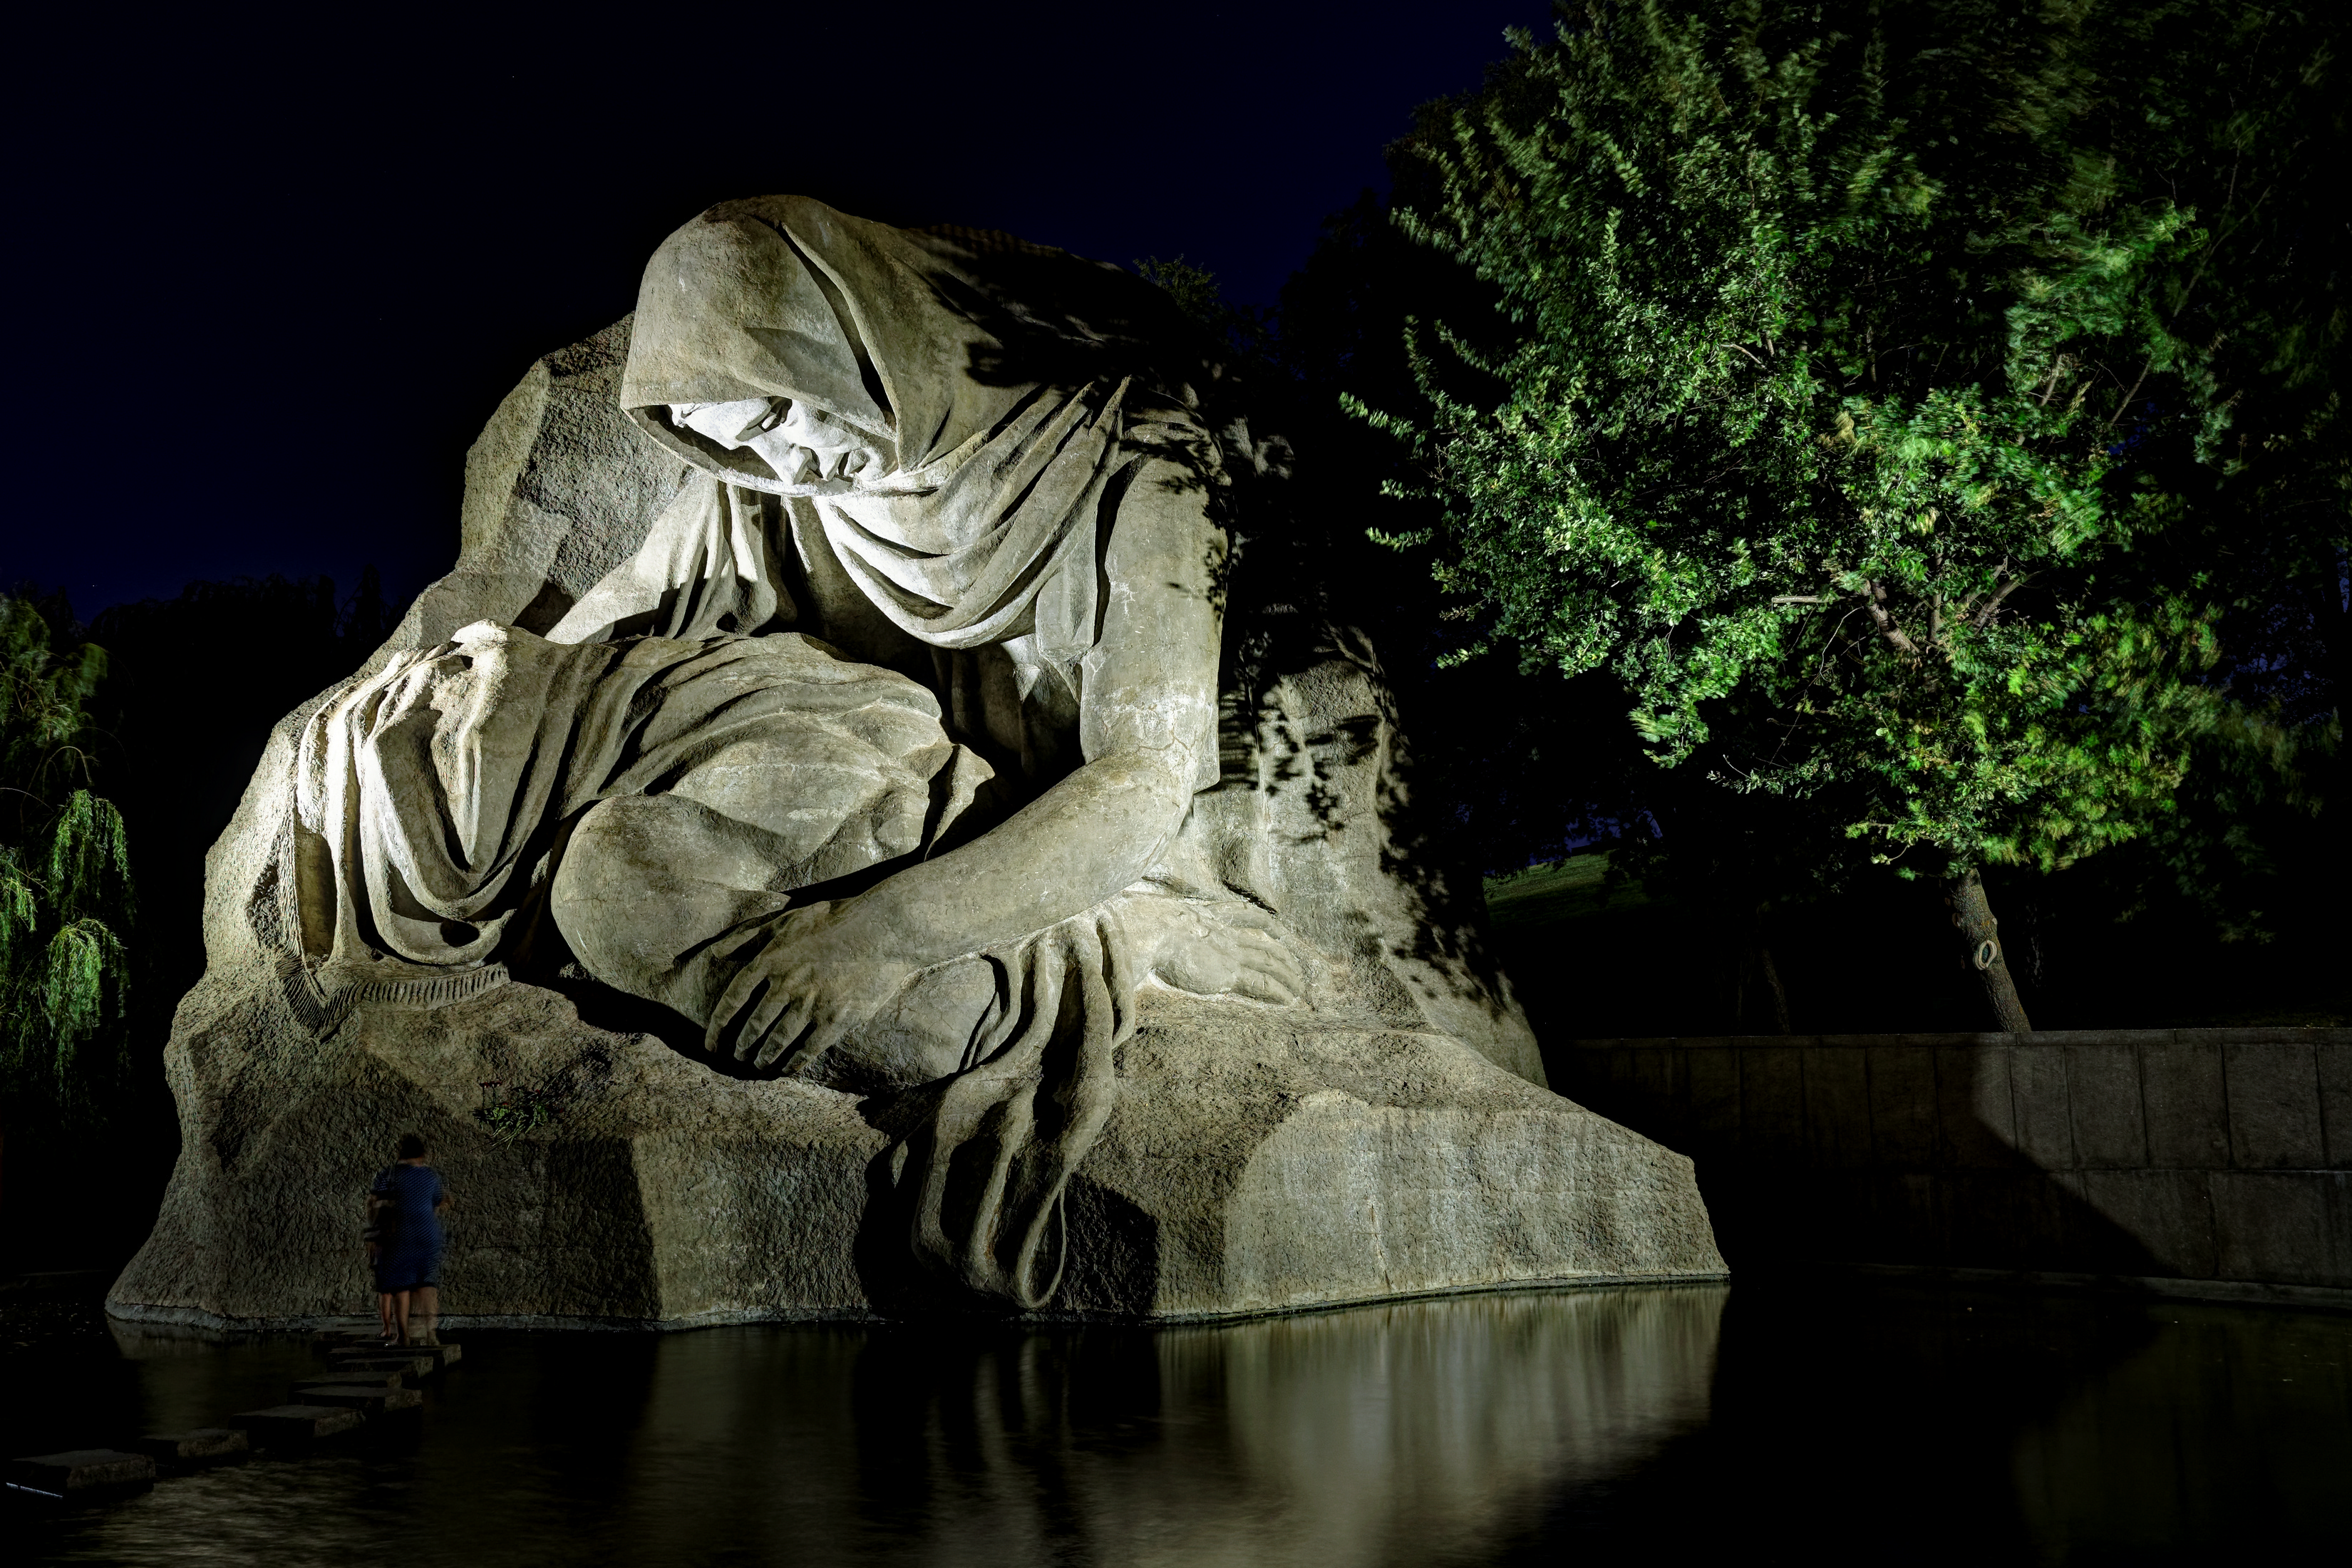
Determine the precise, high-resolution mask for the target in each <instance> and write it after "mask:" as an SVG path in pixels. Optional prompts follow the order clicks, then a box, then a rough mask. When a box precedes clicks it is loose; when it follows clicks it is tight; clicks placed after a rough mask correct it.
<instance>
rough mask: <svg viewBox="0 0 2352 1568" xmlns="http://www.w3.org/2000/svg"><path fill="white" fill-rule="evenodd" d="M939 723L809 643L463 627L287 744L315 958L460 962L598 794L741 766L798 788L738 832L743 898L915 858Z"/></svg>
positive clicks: (338, 966)
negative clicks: (743, 860) (324, 935)
mask: <svg viewBox="0 0 2352 1568" xmlns="http://www.w3.org/2000/svg"><path fill="white" fill-rule="evenodd" d="M939 717H940V712H939V704H938V702H937V700H934V699H933V698H932V697H931V695H930V693H929V692H928V691H926V690H924V689H922V688H921V687H919V686H917V685H916V684H915V683H914V682H912V681H910V680H908V679H905V678H904V677H902V676H898V675H894V674H892V673H891V672H889V671H887V670H884V669H878V668H875V667H873V666H871V665H864V664H858V663H855V662H853V661H851V660H848V659H845V658H841V657H840V656H839V655H838V654H836V653H835V652H834V651H833V650H832V649H830V648H828V647H825V646H824V644H823V643H820V642H817V641H816V640H815V639H814V638H811V637H797V636H792V635H789V634H787V635H781V636H773V637H713V638H706V639H700V640H682V639H677V638H667V637H643V638H638V639H635V640H633V641H629V642H624V643H614V644H586V645H577V646H568V647H567V646H565V645H562V644H558V643H551V642H548V641H546V640H544V639H542V638H540V637H533V636H532V635H531V634H530V633H529V632H525V631H521V630H519V629H517V628H515V627H511V626H495V625H492V624H490V623H488V622H481V623H478V624H476V625H474V626H467V627H466V628H465V629H464V630H463V631H460V632H459V633H458V634H457V637H456V638H455V639H454V640H452V641H451V642H448V643H445V644H443V645H441V646H440V647H433V648H426V649H422V650H419V651H417V652H414V653H406V654H402V655H399V656H397V657H396V658H394V660H393V661H392V663H391V664H390V665H389V666H387V667H386V668H384V669H383V671H382V672H381V673H379V674H377V675H376V676H374V677H373V678H372V679H367V680H363V681H361V682H359V683H357V684H356V685H354V686H353V687H352V689H349V690H348V691H346V692H344V693H343V694H342V695H341V697H339V698H337V699H336V700H332V701H331V702H329V703H327V704H325V705H324V706H322V707H321V708H320V710H319V711H318V712H317V713H316V714H314V715H313V716H312V717H311V720H310V723H309V725H308V726H307V727H306V728H305V730H304V731H303V736H302V742H301V746H300V750H299V756H298V759H297V767H298V770H299V771H298V774H297V778H298V787H297V795H296V814H297V820H298V823H299V826H301V827H302V829H303V830H304V831H305V832H306V833H308V834H310V835H311V836H312V837H314V839H315V840H317V841H319V842H321V843H322V844H323V845H324V847H325V850H326V855H327V859H328V862H329V868H330V870H329V876H328V878H327V879H326V880H327V883H328V886H329V887H330V888H331V897H332V899H333V901H334V906H335V907H334V921H333V923H332V931H333V937H332V942H331V949H330V951H329V952H326V953H324V954H320V955H318V956H319V957H321V958H323V959H325V960H326V961H327V963H328V965H329V966H330V967H331V969H333V970H335V971H336V972H338V973H342V974H346V975H351V976H353V977H358V976H362V975H364V974H365V973H368V972H369V971H370V970H371V969H372V968H373V967H374V966H377V965H381V964H383V963H386V962H390V963H395V964H398V963H407V964H430V965H461V964H471V963H480V962H482V961H484V960H485V959H487V958H488V957H489V956H490V954H491V953H492V952H495V951H496V950H497V949H498V947H499V942H500V940H501V938H502V937H503V936H504V935H505V934H506V931H507V928H508V927H509V924H510V923H511V922H512V921H514V920H515V919H516V917H517V916H518V915H519V914H520V912H521V911H522V910H524V908H525V906H526V904H527V902H528V900H529V899H530V895H531V893H532V892H533V890H534V889H536V888H537V887H538V886H539V885H540V883H541V882H542V881H543V880H545V879H546V876H547V875H548V873H549V872H550V871H551V866H549V865H548V864H546V863H545V862H547V860H548V859H549V858H550V856H551V852H552V851H553V850H554V849H555V847H556V843H557V837H558V830H559V828H560V827H561V826H562V825H563V824H564V823H566V822H568V821H570V820H572V819H574V818H576V817H577V816H579V815H580V814H581V813H582V812H583V811H584V810H585V809H586V808H588V807H589V806H591V805H594V804H596V803H597V802H599V801H602V800H607V799H611V798H614V797H617V796H646V795H651V796H662V795H677V796H678V797H680V798H683V799H695V798H698V797H707V798H717V797H716V796H714V795H712V794H711V792H710V790H709V789H708V788H704V787H701V786H700V784H699V780H700V776H701V775H700V772H699V770H703V769H704V768H705V766H706V764H709V766H710V767H711V768H713V769H720V768H735V769H739V770H740V766H741V764H742V758H743V756H744V753H745V752H746V751H747V749H749V750H751V751H752V752H755V753H757V752H765V753H769V754H772V755H775V756H777V757H778V758H779V759H780V761H782V763H784V765H786V766H788V767H794V768H796V773H795V774H794V775H792V776H796V777H797V778H798V779H799V780H800V781H801V787H800V788H798V789H797V790H795V791H793V795H792V798H790V799H789V800H782V801H779V802H777V803H776V809H775V810H773V811H772V812H769V813H767V814H764V815H763V816H761V819H760V820H757V821H751V822H744V823H741V824H740V825H739V826H740V830H741V831H742V832H743V833H745V834H747V835H750V836H751V837H753V838H754V841H755V842H757V843H758V844H759V846H760V847H761V850H762V851H763V862H764V863H765V864H766V865H767V866H768V867H769V868H770V869H771V872H772V880H771V881H770V882H769V883H768V884H767V885H766V886H764V887H763V888H761V889H758V890H761V891H765V892H771V893H784V894H788V893H789V892H790V891H791V890H792V888H793V885H810V884H814V883H816V882H821V881H824V880H828V879H833V878H835V877H839V876H843V875H846V874H849V873H851V872H854V871H857V870H862V869H865V868H870V867H874V866H877V865H884V864H887V862H889V861H891V860H893V859H895V858H900V857H904V856H909V855H917V854H919V853H921V852H922V850H923V849H924V848H925V847H927V846H928V845H929V843H930V842H932V841H935V840H936V838H937V837H939V836H940V834H942V833H945V832H947V831H948V830H949V829H950V826H952V822H951V819H942V818H940V816H939V814H938V813H936V812H935V811H934V800H933V790H932V787H931V783H930V781H931V779H932V778H933V776H935V775H936V774H937V773H939V772H940V769H941V768H942V766H944V765H948V764H949V763H951V762H952V761H953V759H954V758H955V757H957V756H959V755H962V754H963V753H962V749H961V748H960V747H953V746H951V745H950V742H948V741H947V738H946V735H945V732H944V731H941V730H940V724H939ZM971 765H977V760H976V759H971ZM982 772H984V769H983V770H982ZM964 801H965V802H966V803H968V801H969V793H968V792H967V793H966V795H965V797H964ZM960 804H961V803H960Z"/></svg>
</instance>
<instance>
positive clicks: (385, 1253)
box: [371, 1165, 441, 1290]
mask: <svg viewBox="0 0 2352 1568" xmlns="http://www.w3.org/2000/svg"><path fill="white" fill-rule="evenodd" d="M371 1190H372V1191H373V1193H374V1194H375V1195H376V1196H377V1197H379V1198H383V1199H386V1200H388V1202H387V1204H386V1205H385V1207H384V1209H383V1212H382V1213H381V1215H379V1217H378V1220H377V1237H376V1258H375V1288H376V1289H379V1290H414V1289H416V1288H417V1287H419V1286H421V1285H432V1286H436V1287H437V1286H438V1285H439V1284H440V1283H441V1216H440V1215H437V1214H435V1213H434V1212H433V1209H434V1205H436V1204H438V1203H439V1202H440V1201H441V1173H440V1172H438V1171H436V1170H435V1169H434V1168H433V1167H432V1166H430V1165H394V1166H391V1167H390V1168H388V1169H386V1170H385V1171H384V1172H383V1173H382V1174H380V1175H378V1176H377V1177H376V1179H375V1183H374V1185H373V1188H372V1189H371Z"/></svg>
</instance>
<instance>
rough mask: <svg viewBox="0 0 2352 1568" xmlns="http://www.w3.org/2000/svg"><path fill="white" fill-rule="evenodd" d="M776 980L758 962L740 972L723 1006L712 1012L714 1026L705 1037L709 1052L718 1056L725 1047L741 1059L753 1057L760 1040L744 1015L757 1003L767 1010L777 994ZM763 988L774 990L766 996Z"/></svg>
mask: <svg viewBox="0 0 2352 1568" xmlns="http://www.w3.org/2000/svg"><path fill="white" fill-rule="evenodd" d="M772 978H773V977H772V976H771V975H770V974H768V973H767V972H766V971H765V970H763V969H761V967H760V966H759V965H758V964H756V963H750V964H746V965H744V966H743V968H742V969H740V970H739V971H738V972H737V973H736V975H735V978H734V979H732V980H730V981H729V982H728V983H727V990H726V992H725V994H722V995H721V996H720V997H719V1005H718V1006H716V1007H714V1008H712V1009H711V1010H710V1023H709V1026H708V1027H707V1028H706V1029H705V1030H704V1031H703V1037H702V1045H703V1048H704V1049H705V1050H707V1051H709V1053H710V1054H711V1055H713V1056H717V1055H718V1054H719V1051H720V1050H721V1049H722V1048H723V1049H725V1050H726V1051H728V1053H729V1054H730V1055H731V1056H734V1057H736V1058H739V1059H740V1058H744V1057H748V1056H749V1055H750V1054H751V1047H753V1046H755V1045H757V1044H758V1043H759V1039H760V1037H759V1035H758V1033H757V1032H755V1031H754V1030H753V1029H752V1027H751V1019H749V1018H747V1017H745V1016H744V1014H745V1011H746V1010H747V1009H749V1008H751V1006H752V1005H753V1004H754V1002H755V1001H756V1002H757V1003H758V1005H760V1006H762V1007H764V1006H766V1005H767V1004H768V1002H769V1001H770V1000H771V999H772V997H773V996H774V995H775V991H774V988H773V986H772ZM763 985H766V986H769V987H770V989H769V990H767V991H766V992H765V993H762V992H761V989H760V988H761V986H763Z"/></svg>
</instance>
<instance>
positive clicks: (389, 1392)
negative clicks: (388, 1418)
mask: <svg viewBox="0 0 2352 1568" xmlns="http://www.w3.org/2000/svg"><path fill="white" fill-rule="evenodd" d="M286 1397H287V1398H289V1399H290V1400H293V1401H294V1402H295V1403H296V1404H298V1405H334V1406H336V1407H338V1408H340V1409H344V1410H357V1411H360V1412H362V1414H364V1415H383V1413H384V1412H385V1411H387V1410H415V1409H416V1408H417V1407H418V1406H419V1405H423V1404H424V1403H425V1395H424V1394H421V1393H419V1392H418V1391H416V1390H415V1389H414V1388H386V1387H383V1386H382V1385H380V1384H379V1385H377V1386H375V1387H368V1386H366V1385H365V1384H354V1383H298V1384H294V1386H293V1387H292V1388H290V1389H289V1390H288V1391H287V1394H286Z"/></svg>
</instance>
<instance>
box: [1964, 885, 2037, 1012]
mask: <svg viewBox="0 0 2352 1568" xmlns="http://www.w3.org/2000/svg"><path fill="white" fill-rule="evenodd" d="M1944 894H1945V897H1946V898H1947V900H1949V902H1950V903H1951V906H1952V923H1953V924H1954V925H1955V926H1958V928H1959V931H1960V935H1961V937H1962V938H1963V939H1964V940H1965V941H1966V942H1968V944H1969V964H1970V966H1971V967H1973V968H1974V969H1975V970H1976V972H1977V973H1978V975H1979V977H1980V978H1981V979H1982V980H1983V981H1984V988H1985V1000H1986V1001H1988V1002H1990V1003H1991V1004H1992V1016H1993V1018H1994V1020H1995V1021H1996V1023H1997V1025H1998V1026H1999V1027H2000V1028H2002V1029H2006V1030H2007V1031H2008V1032H2009V1033H2011V1034H2012V1035H2030V1034H2032V1032H2033V1024H2032V1020H2030V1019H2029V1018H2027V1017H2026V1016H2025V1004H2024V1003H2022V1002H2020V1001H2019V1000H2018V999H2017V982H2016V979H2015V978H2014V977H2013V976H2012V975H2011V973H2010V972H2009V961H2008V960H2007V959H2005V958H2003V957H2002V956H2001V952H2000V921H1997V920H1995V919H1993V918H1992V905H1991V904H1990V902H1988V901H1987V900H1986V899H1985V890H1984V879H1982V878H1981V877H1979V876H1978V875H1977V873H1976V872H1975V871H1973V870H1969V871H1965V872H1962V873H1961V874H1960V875H1959V876H1957V877H1954V878H1953V879H1950V880H1949V881H1948V882H1946V883H1945V884H1944Z"/></svg>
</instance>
